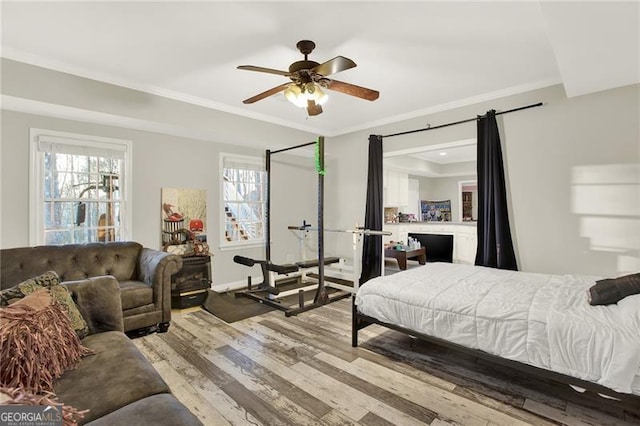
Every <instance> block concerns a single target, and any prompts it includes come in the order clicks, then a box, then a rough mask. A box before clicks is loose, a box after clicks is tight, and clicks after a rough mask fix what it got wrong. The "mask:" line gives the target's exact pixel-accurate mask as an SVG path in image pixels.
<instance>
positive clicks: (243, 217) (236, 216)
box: [220, 154, 267, 247]
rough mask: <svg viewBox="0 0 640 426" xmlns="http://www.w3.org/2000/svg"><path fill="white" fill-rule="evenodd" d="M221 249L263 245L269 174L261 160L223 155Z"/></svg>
mask: <svg viewBox="0 0 640 426" xmlns="http://www.w3.org/2000/svg"><path fill="white" fill-rule="evenodd" d="M220 165H221V167H220V169H221V170H222V176H221V179H220V180H221V182H222V188H221V190H220V194H221V198H222V202H221V203H220V204H221V205H222V206H224V211H223V212H221V213H222V220H221V222H222V227H221V229H222V230H223V232H221V233H220V247H230V246H232V247H235V246H238V245H249V244H254V245H255V244H261V243H263V242H264V223H265V194H266V188H267V186H266V181H267V174H266V172H265V171H264V165H263V162H262V159H261V158H257V157H242V156H237V155H230V154H220Z"/></svg>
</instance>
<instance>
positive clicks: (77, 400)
mask: <svg viewBox="0 0 640 426" xmlns="http://www.w3.org/2000/svg"><path fill="white" fill-rule="evenodd" d="M64 285H65V286H67V288H68V289H69V290H70V291H71V294H72V296H73V299H74V300H75V301H76V304H77V305H78V308H79V310H80V312H81V313H82V316H83V317H84V319H85V321H86V322H87V324H88V326H89V335H88V336H87V337H85V338H84V339H82V344H83V345H85V346H87V347H88V348H91V349H93V351H94V352H95V354H93V355H89V356H86V357H84V358H83V359H82V360H80V362H79V363H78V365H77V367H76V368H75V369H73V370H69V371H66V372H65V373H64V374H63V375H62V377H60V378H59V379H58V380H56V381H55V382H54V392H55V393H56V395H57V396H58V400H59V401H60V402H62V403H64V404H65V405H70V406H72V407H75V408H77V409H79V410H86V409H88V410H89V411H88V412H87V413H86V414H85V417H84V419H82V421H81V424H88V425H92V426H100V425H104V426H107V425H125V424H130V425H140V426H143V425H149V426H151V425H154V426H155V425H171V426H175V425H184V426H190V425H202V422H200V420H199V419H198V418H197V417H195V416H194V415H193V414H192V413H191V411H189V410H188V409H187V408H186V407H185V406H184V405H182V403H181V402H180V401H178V400H177V399H176V398H175V397H174V396H173V395H172V394H171V391H170V390H169V387H168V386H167V384H166V383H165V382H164V380H163V379H162V377H160V375H159V374H158V373H157V372H156V370H155V369H154V368H153V366H152V365H151V363H150V362H149V361H148V360H147V359H146V358H145V357H144V355H143V354H142V353H141V352H140V351H139V350H138V349H137V348H136V346H135V345H134V344H133V342H132V341H131V340H130V339H129V338H128V337H127V336H126V335H125V334H124V333H123V330H124V329H123V316H122V302H121V299H120V286H119V285H118V282H117V281H116V279H115V278H113V277H111V276H102V277H95V278H89V279H85V280H80V281H71V282H66V283H64Z"/></svg>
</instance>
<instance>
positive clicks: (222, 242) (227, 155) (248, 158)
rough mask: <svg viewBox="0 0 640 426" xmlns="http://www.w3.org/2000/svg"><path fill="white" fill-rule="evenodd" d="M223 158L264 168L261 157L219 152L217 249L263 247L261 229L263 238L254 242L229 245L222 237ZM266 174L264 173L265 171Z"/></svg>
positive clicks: (223, 226) (229, 249) (224, 226)
mask: <svg viewBox="0 0 640 426" xmlns="http://www.w3.org/2000/svg"><path fill="white" fill-rule="evenodd" d="M225 158H231V159H237V160H241V161H243V162H246V163H252V164H256V165H259V166H261V167H262V168H264V160H263V159H262V158H261V157H258V156H250V155H241V154H232V153H228V152H221V153H220V158H219V160H220V164H219V167H218V180H219V182H220V186H219V194H220V196H219V204H218V205H219V206H220V208H221V209H222V210H221V211H220V212H219V216H220V223H219V228H218V229H220V236H219V241H218V248H219V249H220V251H231V250H238V249H249V248H256V247H264V241H265V240H264V238H265V237H264V232H265V230H264V229H263V234H262V235H263V237H262V238H261V239H259V240H254V241H250V242H233V243H230V242H228V241H227V240H226V239H225V237H224V231H225V229H226V221H225V214H224V203H225V200H224V159H225ZM265 172H266V171H265ZM263 224H264V225H266V218H265V221H264V222H263Z"/></svg>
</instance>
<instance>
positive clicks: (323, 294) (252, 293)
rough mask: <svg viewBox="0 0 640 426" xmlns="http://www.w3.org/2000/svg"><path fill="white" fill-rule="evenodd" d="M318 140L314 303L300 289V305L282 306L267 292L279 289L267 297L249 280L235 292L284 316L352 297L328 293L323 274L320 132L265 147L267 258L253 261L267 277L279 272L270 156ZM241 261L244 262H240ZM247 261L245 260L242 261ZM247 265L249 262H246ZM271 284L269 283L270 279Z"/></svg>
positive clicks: (346, 293) (322, 177) (347, 294)
mask: <svg viewBox="0 0 640 426" xmlns="http://www.w3.org/2000/svg"><path fill="white" fill-rule="evenodd" d="M316 144H317V147H316V149H317V151H316V153H317V158H316V161H317V164H316V165H317V169H318V170H317V173H318V288H317V290H316V295H315V297H314V299H313V303H310V304H307V305H305V303H304V292H303V291H302V290H301V291H300V292H299V293H298V305H299V307H297V308H292V307H287V306H283V305H282V304H281V303H280V302H279V301H278V300H276V299H273V298H269V297H268V296H269V295H271V294H277V293H269V294H268V295H267V297H263V296H260V295H258V294H256V290H252V289H251V283H250V281H249V285H248V289H247V290H245V291H240V292H236V296H244V297H248V298H250V299H253V300H256V301H258V302H260V303H263V304H265V305H267V306H271V307H272V308H276V309H279V310H281V311H284V313H285V316H287V317H290V316H293V315H297V314H299V313H302V312H306V311H310V310H312V309H315V308H319V307H320V306H323V305H326V304H329V303H333V302H337V301H338V300H342V299H345V298H347V297H351V293H348V292H337V293H335V294H334V295H333V296H331V297H330V296H329V294H328V292H327V288H326V287H325V285H324V281H325V276H324V265H325V264H324V262H325V256H324V136H319V137H318V140H317V141H314V142H308V143H303V144H300V145H295V146H291V147H288V148H283V149H278V150H275V151H271V150H269V149H267V150H266V151H265V170H266V172H267V187H266V195H265V240H264V243H265V258H266V260H265V261H254V262H256V263H261V262H264V263H261V265H263V274H264V279H265V280H267V279H268V273H267V271H268V270H271V271H274V272H278V271H277V270H276V269H272V268H273V267H278V266H279V265H275V264H273V263H271V156H272V155H274V154H278V153H281V152H286V151H291V150H293V149H298V148H303V147H307V146H311V145H316ZM238 263H242V262H238ZM243 264H246V263H243ZM247 266H248V265H247ZM281 266H283V267H287V266H291V265H281ZM267 284H268V283H267Z"/></svg>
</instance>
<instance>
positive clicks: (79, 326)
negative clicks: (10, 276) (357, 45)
mask: <svg viewBox="0 0 640 426" xmlns="http://www.w3.org/2000/svg"><path fill="white" fill-rule="evenodd" d="M59 282H60V278H59V277H58V274H56V273H55V272H54V271H48V272H45V273H44V274H42V275H39V276H37V277H34V278H30V279H28V280H26V281H23V282H21V283H20V284H17V285H15V286H13V287H10V288H8V289H5V290H2V291H0V306H7V305H8V304H10V303H13V302H15V301H18V300H20V299H22V298H23V297H25V296H26V295H28V294H31V293H33V292H35V291H37V290H40V289H41V288H44V287H48V288H49V289H50V291H51V296H52V297H53V299H54V300H56V301H57V302H58V303H60V305H61V306H62V308H63V309H64V310H65V312H66V313H67V315H68V316H69V319H70V320H71V326H72V327H73V329H74V330H75V332H76V333H78V336H79V337H80V338H83V337H85V336H86V335H87V334H89V326H88V325H87V322H86V321H85V320H84V318H83V317H82V314H81V313H80V311H79V310H78V307H77V306H76V304H75V302H74V301H73V298H72V297H71V293H70V292H69V290H67V288H66V287H63V286H61V285H59Z"/></svg>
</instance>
